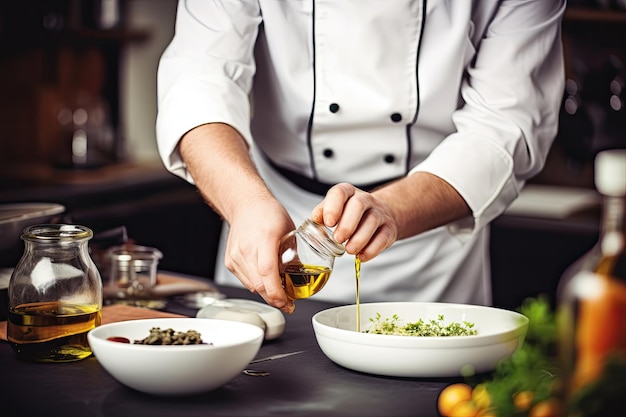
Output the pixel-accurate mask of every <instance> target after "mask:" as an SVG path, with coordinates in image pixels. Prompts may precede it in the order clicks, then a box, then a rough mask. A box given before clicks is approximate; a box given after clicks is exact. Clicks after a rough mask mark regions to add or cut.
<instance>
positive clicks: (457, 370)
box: [312, 302, 528, 377]
mask: <svg viewBox="0 0 626 417" xmlns="http://www.w3.org/2000/svg"><path fill="white" fill-rule="evenodd" d="M377 313H380V315H381V319H385V318H390V319H391V318H392V316H393V315H394V314H395V315H397V316H398V317H399V318H400V320H401V322H398V324H401V323H405V324H406V323H409V322H416V321H418V320H419V319H420V318H421V319H423V320H424V321H429V320H437V318H438V316H439V315H443V316H444V323H446V324H448V323H451V322H457V323H461V322H463V321H468V322H471V323H474V325H475V327H474V329H475V330H477V334H476V335H472V336H430V337H423V336H422V337H418V336H396V335H394V336H392V335H381V334H372V333H364V331H365V330H366V329H368V328H369V327H370V325H371V322H370V318H375V317H376V314H377ZM312 322H313V330H314V332H315V337H316V338H317V343H318V344H319V346H320V348H321V350H322V351H323V352H324V354H325V355H326V356H328V358H329V359H331V360H332V361H333V362H335V363H337V364H338V365H341V366H343V367H346V368H349V369H352V370H355V371H360V372H366V373H370V374H376V375H386V376H395V377H451V376H460V375H463V376H466V375H469V374H473V373H482V372H488V371H492V370H493V369H495V366H496V365H497V363H498V362H499V361H500V360H502V359H504V358H507V357H509V356H510V355H511V354H512V353H513V352H514V351H515V350H516V349H517V348H518V347H520V346H521V345H522V343H523V342H524V338H525V337H526V331H527V330H528V318H527V317H526V316H524V315H522V314H519V313H516V312H514V311H509V310H503V309H498V308H493V307H484V306H475V305H466V304H451V303H420V302H388V303H366V304H361V320H360V322H361V332H360V333H359V332H357V331H356V306H355V305H347V306H342V307H335V308H331V309H328V310H324V311H321V312H319V313H317V314H315V315H314V316H313V319H312Z"/></svg>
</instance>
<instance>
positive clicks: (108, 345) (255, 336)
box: [87, 318, 264, 395]
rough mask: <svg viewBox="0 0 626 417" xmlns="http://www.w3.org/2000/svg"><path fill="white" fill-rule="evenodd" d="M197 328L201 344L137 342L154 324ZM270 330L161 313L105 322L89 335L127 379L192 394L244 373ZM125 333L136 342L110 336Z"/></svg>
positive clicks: (142, 387) (160, 390)
mask: <svg viewBox="0 0 626 417" xmlns="http://www.w3.org/2000/svg"><path fill="white" fill-rule="evenodd" d="M153 327H160V328H161V330H166V329H169V328H171V329H173V330H175V331H179V332H187V331H189V330H196V331H198V332H199V333H200V335H201V337H202V340H203V342H206V343H207V344H198V345H142V344H134V343H132V342H133V341H134V340H141V339H144V338H145V337H147V336H148V335H149V334H150V329H152V328H153ZM263 336H264V332H263V330H262V329H260V328H259V327H257V326H254V325H252V324H248V323H239V322H233V321H227V320H215V319H202V318H157V319H143V320H129V321H123V322H118V323H110V324H104V325H102V326H99V327H96V328H95V329H93V330H91V331H90V332H89V333H88V335H87V337H88V340H89V344H90V346H91V349H92V351H93V353H94V355H95V357H96V359H97V360H98V362H100V364H101V365H102V366H103V367H104V369H106V370H107V371H108V372H109V373H110V374H111V375H112V376H113V377H114V378H115V379H117V380H118V381H119V382H121V383H122V384H124V385H126V386H128V387H130V388H133V389H136V390H138V391H142V392H145V393H148V394H155V395H190V394H199V393H202V392H208V391H211V390H213V389H216V388H219V387H221V386H222V385H224V384H226V383H227V382H229V381H231V380H232V379H233V378H235V377H236V376H237V375H239V374H240V373H241V372H242V371H243V370H244V369H245V367H246V366H247V365H248V363H250V361H251V360H252V359H253V358H254V357H255V356H256V354H257V353H258V351H259V348H260V347H261V344H262V342H263ZM109 337H125V338H127V339H129V340H130V341H131V343H120V342H114V341H111V340H107V338H109Z"/></svg>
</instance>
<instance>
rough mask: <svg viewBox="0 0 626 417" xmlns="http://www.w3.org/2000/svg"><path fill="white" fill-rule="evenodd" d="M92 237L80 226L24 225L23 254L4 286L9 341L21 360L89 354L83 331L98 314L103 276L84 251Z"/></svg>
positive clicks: (63, 358) (69, 358) (57, 359)
mask: <svg viewBox="0 0 626 417" xmlns="http://www.w3.org/2000/svg"><path fill="white" fill-rule="evenodd" d="M92 237H93V232H92V231H91V230H90V229H89V228H87V227H84V226H78V225H68V224H43V225H35V226H31V227H28V228H26V229H24V232H23V234H22V236H21V239H22V240H23V241H24V254H23V255H22V258H21V259H20V261H19V262H18V264H17V266H16V268H15V270H14V271H13V273H12V275H11V280H10V282H9V290H8V319H7V339H8V341H9V342H10V343H11V345H12V347H13V349H14V351H15V352H16V355H17V356H18V357H19V358H21V359H24V360H28V361H36V362H68V361H75V360H80V359H83V358H86V357H88V356H90V355H91V353H92V352H91V348H90V347H89V343H88V341H87V333H88V332H89V330H91V329H93V328H95V327H96V326H99V325H100V322H101V317H102V280H101V277H100V273H99V271H98V269H97V268H96V266H95V264H94V263H93V260H92V259H91V257H90V255H89V250H88V241H89V240H90V239H91V238H92Z"/></svg>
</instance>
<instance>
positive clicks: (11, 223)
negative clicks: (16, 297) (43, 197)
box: [0, 203, 65, 320]
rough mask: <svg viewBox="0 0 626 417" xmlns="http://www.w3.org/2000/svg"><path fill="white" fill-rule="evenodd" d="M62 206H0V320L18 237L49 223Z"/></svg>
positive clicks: (18, 250)
mask: <svg viewBox="0 0 626 417" xmlns="http://www.w3.org/2000/svg"><path fill="white" fill-rule="evenodd" d="M63 212H65V207H64V206H62V205H60V204H54V203H18V204H0V267H2V266H5V267H7V268H0V320H5V319H6V313H7V289H8V286H9V278H10V276H11V271H12V268H13V267H14V266H15V263H16V262H17V261H18V260H19V258H20V256H21V253H22V252H23V244H22V240H21V239H20V236H21V235H22V231H23V230H24V229H25V228H26V227H28V226H32V225H34V224H43V223H50V222H51V221H52V220H53V218H54V216H56V215H59V214H62V213H63Z"/></svg>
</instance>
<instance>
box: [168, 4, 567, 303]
mask: <svg viewBox="0 0 626 417" xmlns="http://www.w3.org/2000/svg"><path fill="white" fill-rule="evenodd" d="M564 10H565V1H564V0H529V1H523V2H520V1H513V0H504V1H502V0H481V1H469V0H466V1H443V0H221V1H220V0H181V1H180V2H179V5H178V10H177V17H176V28H175V35H174V37H173V39H172V41H171V43H170V44H169V46H168V47H167V49H166V50H165V51H164V53H163V55H162V57H161V60H160V63H159V69H158V106H159V111H158V118H157V141H158V146H159V152H160V155H161V157H162V160H163V162H164V164H165V165H166V167H167V168H168V169H169V170H170V171H171V172H172V173H174V174H176V175H179V176H180V177H182V178H185V179H186V180H188V181H189V182H191V183H193V184H195V185H196V186H197V188H198V190H199V191H200V192H201V194H202V195H203V197H204V198H205V199H206V201H207V202H208V203H209V204H210V205H211V206H212V207H213V208H214V209H215V210H216V211H217V212H218V213H219V214H220V215H221V216H222V218H223V219H224V222H225V227H224V230H223V236H222V241H221V245H220V249H219V252H218V262H217V265H218V266H217V269H216V272H215V279H216V280H217V282H219V283H221V284H232V285H244V286H245V287H247V288H248V289H249V290H251V291H254V292H258V293H259V294H260V295H261V296H262V297H263V298H264V299H265V300H266V302H268V303H269V304H271V305H274V306H276V307H278V308H281V309H282V310H283V311H285V312H291V311H293V308H294V304H293V302H292V301H291V300H288V299H287V297H286V295H285V293H284V291H283V289H282V286H281V282H280V278H279V275H278V241H279V239H280V238H281V237H282V236H283V235H284V234H285V233H287V232H288V231H290V230H292V229H294V228H295V227H296V226H297V225H299V224H300V223H301V222H302V221H303V220H304V219H306V218H309V217H310V218H312V219H313V220H315V221H318V222H323V223H325V224H326V225H327V226H329V227H331V228H333V229H334V238H335V240H337V241H338V242H342V243H344V244H345V247H346V250H347V254H346V255H344V256H342V257H340V258H338V259H337V260H336V262H335V268H334V271H333V273H332V276H331V279H330V281H329V282H328V284H327V285H326V286H325V287H324V289H323V290H322V291H321V292H320V293H319V294H317V295H316V296H315V297H316V298H318V299H326V300H330V301H334V302H337V303H351V302H354V297H355V280H354V256H353V255H358V256H359V258H360V259H361V261H362V262H363V266H362V270H361V274H362V275H361V301H362V302H373V301H445V302H460V303H472V304H490V303H491V287H490V269H489V265H490V264H489V223H490V222H491V221H492V220H493V219H495V218H496V217H498V216H499V215H500V214H502V212H503V211H504V210H505V209H506V208H507V206H509V204H511V202H512V201H513V200H514V199H515V198H516V197H517V196H518V195H519V192H520V190H521V189H522V187H523V186H524V184H525V182H526V181H527V180H528V179H529V178H531V177H533V176H534V175H536V174H537V173H538V172H539V171H540V170H541V169H542V167H543V165H544V162H545V159H546V156H547V154H548V151H549V148H550V146H551V144H552V141H553V139H554V137H555V135H556V131H557V120H558V111H559V107H560V102H561V97H562V91H563V79H564V74H563V72H564V70H563V54H562V45H561V37H560V35H561V34H560V22H561V18H562V16H563V13H564ZM222 261H223V262H222Z"/></svg>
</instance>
